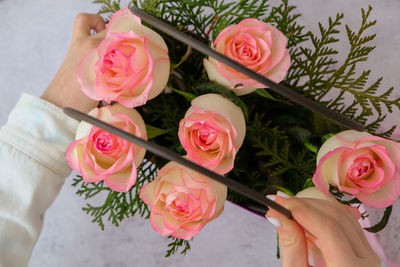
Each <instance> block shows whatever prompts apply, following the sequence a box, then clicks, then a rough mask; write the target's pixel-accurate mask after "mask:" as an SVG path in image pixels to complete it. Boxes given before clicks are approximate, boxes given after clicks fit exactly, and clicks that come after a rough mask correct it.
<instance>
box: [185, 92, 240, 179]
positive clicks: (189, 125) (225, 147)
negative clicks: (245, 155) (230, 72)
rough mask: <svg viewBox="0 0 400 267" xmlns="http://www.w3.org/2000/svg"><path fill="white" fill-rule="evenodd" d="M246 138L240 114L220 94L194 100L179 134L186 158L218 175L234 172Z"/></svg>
mask: <svg viewBox="0 0 400 267" xmlns="http://www.w3.org/2000/svg"><path fill="white" fill-rule="evenodd" d="M245 134H246V123H245V120H244V116H243V113H242V110H241V109H240V108H239V107H238V106H237V105H235V104H233V103H232V102H231V101H230V100H228V99H226V98H225V97H223V96H221V95H219V94H205V95H201V96H199V97H197V98H195V99H194V100H193V101H192V106H191V107H190V108H189V110H188V111H187V112H186V115H185V118H183V119H182V120H181V121H180V123H179V132H178V135H179V140H180V142H181V144H182V146H183V147H184V148H185V150H186V152H187V155H188V158H189V159H191V160H193V161H195V162H196V163H198V164H200V165H202V166H204V167H206V168H208V169H210V170H213V171H215V172H217V173H220V174H225V173H227V172H229V171H230V170H231V169H232V168H233V163H234V161H235V155H236V153H237V151H238V150H239V148H240V146H241V145H242V143H243V140H244V136H245Z"/></svg>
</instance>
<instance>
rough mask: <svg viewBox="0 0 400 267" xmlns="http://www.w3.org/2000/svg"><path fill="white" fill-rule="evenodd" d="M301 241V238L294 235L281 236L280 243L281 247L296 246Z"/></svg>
mask: <svg viewBox="0 0 400 267" xmlns="http://www.w3.org/2000/svg"><path fill="white" fill-rule="evenodd" d="M299 243H300V241H299V239H298V238H296V237H295V236H292V235H285V236H279V244H280V246H281V247H284V248H290V247H295V246H297V245H298V244H299Z"/></svg>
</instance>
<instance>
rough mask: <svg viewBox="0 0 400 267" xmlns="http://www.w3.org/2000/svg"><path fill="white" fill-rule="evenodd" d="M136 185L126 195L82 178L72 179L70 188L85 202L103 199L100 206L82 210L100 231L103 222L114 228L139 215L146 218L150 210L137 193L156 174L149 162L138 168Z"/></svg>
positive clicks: (89, 205)
mask: <svg viewBox="0 0 400 267" xmlns="http://www.w3.org/2000/svg"><path fill="white" fill-rule="evenodd" d="M137 172H138V177H137V180H136V184H135V185H134V186H133V187H132V188H131V189H130V190H129V191H128V192H126V193H123V192H116V191H113V190H111V189H110V188H109V187H108V186H106V185H105V184H104V181H100V182H96V183H85V182H84V181H83V179H82V176H80V175H78V176H77V177H76V178H74V180H73V183H72V186H74V187H76V188H77V189H78V190H77V191H76V194H77V195H79V196H82V197H84V198H85V199H86V200H87V199H91V198H93V197H96V196H97V197H98V198H102V199H104V202H103V203H102V204H100V205H93V204H90V203H87V204H86V207H83V208H82V210H83V211H85V212H86V213H87V214H89V215H91V216H93V220H92V222H94V223H97V224H98V225H99V227H100V228H101V230H104V220H107V221H109V222H111V223H112V224H113V225H115V226H119V223H120V222H121V221H122V220H123V219H125V218H130V217H133V216H135V214H137V213H138V214H139V215H140V216H141V217H145V218H148V217H149V216H150V209H149V208H148V206H147V205H146V204H145V203H144V202H143V201H142V200H141V199H140V198H139V192H140V189H141V188H142V186H143V185H144V184H145V183H148V182H150V181H152V180H153V179H154V178H155V177H156V174H157V168H156V167H155V165H154V164H152V163H151V162H143V163H142V164H141V165H140V166H139V167H138V168H137Z"/></svg>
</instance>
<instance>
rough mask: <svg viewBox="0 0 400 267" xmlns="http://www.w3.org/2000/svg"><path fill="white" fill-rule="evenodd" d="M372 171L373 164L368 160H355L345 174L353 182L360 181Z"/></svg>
mask: <svg viewBox="0 0 400 267" xmlns="http://www.w3.org/2000/svg"><path fill="white" fill-rule="evenodd" d="M373 169H374V166H373V164H372V163H371V161H370V159H368V158H364V157H363V158H357V159H355V160H354V162H353V164H351V166H350V168H349V170H348V172H347V174H348V176H349V177H350V178H352V179H354V180H360V179H362V178H364V177H365V176H367V175H369V174H370V173H371V172H372V171H373Z"/></svg>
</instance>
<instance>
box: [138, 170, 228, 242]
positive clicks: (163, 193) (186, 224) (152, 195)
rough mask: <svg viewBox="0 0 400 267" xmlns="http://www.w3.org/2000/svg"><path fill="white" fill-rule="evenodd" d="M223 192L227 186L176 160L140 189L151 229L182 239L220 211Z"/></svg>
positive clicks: (225, 193) (196, 230) (188, 236)
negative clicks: (148, 211)
mask: <svg viewBox="0 0 400 267" xmlns="http://www.w3.org/2000/svg"><path fill="white" fill-rule="evenodd" d="M226 196H227V188H226V186H224V185H222V184H220V183H218V182H216V181H214V180H212V179H210V178H208V177H205V176H203V175H201V174H199V173H197V172H195V171H192V170H191V169H188V168H186V167H184V166H182V165H179V164H178V163H175V162H169V163H168V164H167V165H165V166H164V167H163V168H162V169H161V170H160V172H159V173H158V176H157V178H156V179H155V180H154V181H152V182H150V183H148V184H146V185H145V186H144V187H143V188H142V189H141V190H140V198H141V199H142V200H143V201H144V202H145V203H146V204H147V205H149V206H151V212H150V223H151V226H152V227H153V228H154V230H155V231H157V232H158V233H160V234H161V235H163V236H166V235H171V236H174V237H176V238H181V239H185V240H190V239H191V238H192V237H193V236H195V235H196V234H197V233H198V232H199V231H200V230H201V229H202V228H203V227H204V226H205V225H206V224H207V223H208V222H210V221H212V220H214V219H215V218H216V217H218V216H219V215H220V214H221V213H222V211H223V209H224V203H225V200H226Z"/></svg>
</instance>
